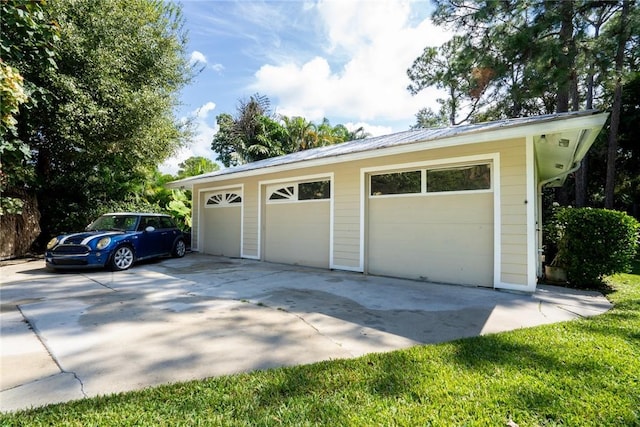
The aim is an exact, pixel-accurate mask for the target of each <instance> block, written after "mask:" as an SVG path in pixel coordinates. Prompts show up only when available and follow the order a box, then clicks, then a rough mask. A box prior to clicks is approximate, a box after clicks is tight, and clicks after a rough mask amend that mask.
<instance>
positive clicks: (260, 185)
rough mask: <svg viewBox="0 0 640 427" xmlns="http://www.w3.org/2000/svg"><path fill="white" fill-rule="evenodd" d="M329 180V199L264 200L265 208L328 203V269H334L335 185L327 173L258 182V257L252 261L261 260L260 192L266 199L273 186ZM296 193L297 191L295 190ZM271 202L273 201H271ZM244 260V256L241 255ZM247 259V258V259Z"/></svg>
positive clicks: (330, 175) (332, 174) (332, 175)
mask: <svg viewBox="0 0 640 427" xmlns="http://www.w3.org/2000/svg"><path fill="white" fill-rule="evenodd" d="M320 179H322V180H327V179H328V180H329V187H330V192H331V196H330V197H329V199H317V200H301V201H298V200H282V201H277V202H275V203H269V201H268V200H265V206H266V205H267V204H282V203H304V202H327V201H328V202H329V268H330V269H334V268H336V267H334V264H333V233H334V232H333V227H334V201H335V194H334V193H335V184H334V173H333V172H327V173H321V174H313V175H300V176H292V177H288V178H279V179H269V180H264V181H258V255H257V257H251V258H252V259H258V260H262V245H263V242H262V226H263V224H262V191H263V189H264V190H265V197H267V194H266V192H267V190H268V187H270V186H273V185H274V184H283V183H285V184H287V183H291V184H294V185H295V184H298V183H301V182H314V181H318V180H320ZM295 191H296V192H297V189H296V190H295ZM272 202H273V201H272ZM243 258H244V255H243ZM247 258H249V257H247Z"/></svg>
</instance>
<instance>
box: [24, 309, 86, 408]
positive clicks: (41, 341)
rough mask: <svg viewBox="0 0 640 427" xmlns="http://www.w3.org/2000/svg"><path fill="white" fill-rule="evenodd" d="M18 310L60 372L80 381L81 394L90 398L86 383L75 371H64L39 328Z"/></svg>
mask: <svg viewBox="0 0 640 427" xmlns="http://www.w3.org/2000/svg"><path fill="white" fill-rule="evenodd" d="M16 308H17V309H18V311H19V312H20V315H21V316H22V318H23V319H24V321H25V322H26V323H27V325H29V329H31V330H32V331H33V333H34V335H35V336H36V338H37V339H38V341H40V344H41V345H42V347H43V348H44V349H45V350H46V352H47V354H48V355H49V357H50V358H51V360H53V363H55V364H56V366H57V367H58V369H59V370H60V372H61V373H63V374H71V375H73V377H74V378H75V379H76V381H78V384H80V392H81V393H82V395H83V396H84V397H88V396H87V393H86V392H85V390H84V383H83V382H82V380H81V379H80V377H79V376H78V374H77V373H75V372H73V371H67V370H66V369H64V368H63V367H62V365H61V364H60V361H59V360H58V359H57V358H56V356H55V355H54V354H53V352H52V351H51V349H50V348H49V346H48V345H47V344H46V343H45V341H44V340H43V339H42V337H41V336H40V334H39V333H38V328H36V326H35V325H34V324H33V323H31V321H30V320H29V318H28V317H27V316H25V315H24V313H23V311H22V309H21V308H20V306H19V305H16Z"/></svg>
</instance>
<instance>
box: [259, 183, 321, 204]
mask: <svg viewBox="0 0 640 427" xmlns="http://www.w3.org/2000/svg"><path fill="white" fill-rule="evenodd" d="M330 198H331V181H329V180H326V181H310V182H300V183H297V184H286V185H282V186H274V187H270V188H269V198H268V200H269V202H295V201H305V200H327V199H330Z"/></svg>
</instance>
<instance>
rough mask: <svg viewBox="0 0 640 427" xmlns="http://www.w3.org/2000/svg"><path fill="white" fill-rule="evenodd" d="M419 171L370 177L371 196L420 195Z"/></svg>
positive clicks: (420, 174)
mask: <svg viewBox="0 0 640 427" xmlns="http://www.w3.org/2000/svg"><path fill="white" fill-rule="evenodd" d="M421 181H422V172H421V171H411V172H397V173H386V174H382V175H373V176H372V177H371V195H372V196H381V195H384V194H410V193H420V189H421V185H422V184H421Z"/></svg>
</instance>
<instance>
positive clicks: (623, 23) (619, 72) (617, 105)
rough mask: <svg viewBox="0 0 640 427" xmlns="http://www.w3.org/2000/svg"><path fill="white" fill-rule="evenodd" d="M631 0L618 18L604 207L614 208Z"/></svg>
mask: <svg viewBox="0 0 640 427" xmlns="http://www.w3.org/2000/svg"><path fill="white" fill-rule="evenodd" d="M630 3H631V2H630V1H623V2H622V11H621V13H620V16H619V18H618V29H617V34H616V35H617V37H616V39H617V46H616V50H615V52H616V54H615V68H614V73H615V83H614V89H613V105H612V106H611V121H610V124H609V144H608V149H607V180H606V181H605V190H604V193H605V199H604V207H605V208H607V209H613V207H614V206H613V204H614V200H613V199H614V190H615V182H616V176H615V175H616V159H617V157H618V129H619V127H620V111H621V108H622V77H623V67H624V54H625V47H626V45H627V41H628V40H629V37H630V32H629V31H628V19H629V6H630Z"/></svg>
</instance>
